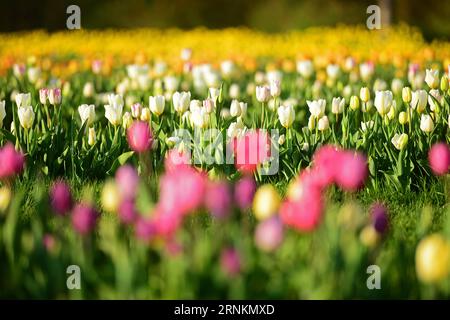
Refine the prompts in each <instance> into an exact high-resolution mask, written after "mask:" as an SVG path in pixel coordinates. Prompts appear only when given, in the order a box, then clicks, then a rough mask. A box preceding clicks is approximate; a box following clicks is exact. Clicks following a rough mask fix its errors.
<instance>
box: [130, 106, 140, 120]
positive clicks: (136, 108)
mask: <svg viewBox="0 0 450 320" xmlns="http://www.w3.org/2000/svg"><path fill="white" fill-rule="evenodd" d="M141 112H142V105H141V104H140V103H133V104H132V105H131V115H132V116H133V118H135V119H139V118H140V116H141Z"/></svg>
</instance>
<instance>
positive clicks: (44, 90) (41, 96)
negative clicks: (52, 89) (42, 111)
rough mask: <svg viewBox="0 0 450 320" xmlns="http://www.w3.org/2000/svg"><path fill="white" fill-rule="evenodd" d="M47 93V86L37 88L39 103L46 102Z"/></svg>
mask: <svg viewBox="0 0 450 320" xmlns="http://www.w3.org/2000/svg"><path fill="white" fill-rule="evenodd" d="M47 95H48V89H47V88H42V89H40V90H39V102H40V103H41V104H46V103H47Z"/></svg>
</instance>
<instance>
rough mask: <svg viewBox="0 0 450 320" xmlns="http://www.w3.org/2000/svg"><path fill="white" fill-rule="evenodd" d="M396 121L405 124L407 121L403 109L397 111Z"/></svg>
mask: <svg viewBox="0 0 450 320" xmlns="http://www.w3.org/2000/svg"><path fill="white" fill-rule="evenodd" d="M398 122H399V123H400V124H405V123H407V122H409V116H408V114H407V113H406V112H405V111H402V112H400V113H399V115H398Z"/></svg>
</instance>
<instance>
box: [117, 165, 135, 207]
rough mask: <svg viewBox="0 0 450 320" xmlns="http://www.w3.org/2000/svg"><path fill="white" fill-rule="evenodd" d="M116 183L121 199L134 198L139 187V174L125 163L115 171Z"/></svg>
mask: <svg viewBox="0 0 450 320" xmlns="http://www.w3.org/2000/svg"><path fill="white" fill-rule="evenodd" d="M115 180H116V184H117V187H118V188H119V191H120V196H121V197H122V199H135V198H136V193H137V190H138V187H139V176H138V173H137V171H136V169H135V168H134V167H133V166H131V165H129V164H127V165H123V166H121V167H120V168H119V169H118V170H117V171H116V177H115Z"/></svg>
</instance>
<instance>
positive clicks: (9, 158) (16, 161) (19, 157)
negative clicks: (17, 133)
mask: <svg viewBox="0 0 450 320" xmlns="http://www.w3.org/2000/svg"><path fill="white" fill-rule="evenodd" d="M24 162H25V159H24V156H23V154H22V153H21V152H19V151H16V149H15V148H14V146H13V145H12V143H7V144H6V145H5V146H4V147H3V148H1V149H0V164H1V165H0V179H8V178H11V177H13V176H15V175H17V174H19V173H21V172H22V170H23V166H24Z"/></svg>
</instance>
